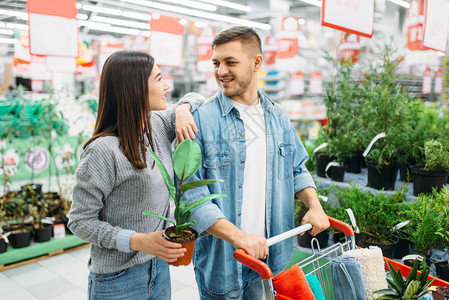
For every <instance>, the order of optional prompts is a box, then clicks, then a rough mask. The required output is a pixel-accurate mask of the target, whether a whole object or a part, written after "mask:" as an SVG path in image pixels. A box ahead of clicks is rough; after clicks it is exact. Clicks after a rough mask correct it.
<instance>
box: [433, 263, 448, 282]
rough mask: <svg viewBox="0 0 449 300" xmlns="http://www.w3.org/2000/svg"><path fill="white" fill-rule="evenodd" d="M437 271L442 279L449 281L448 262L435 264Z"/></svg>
mask: <svg viewBox="0 0 449 300" xmlns="http://www.w3.org/2000/svg"><path fill="white" fill-rule="evenodd" d="M435 269H436V271H437V275H438V277H439V278H440V279H443V280H444V281H449V263H448V262H447V261H443V262H437V263H435Z"/></svg>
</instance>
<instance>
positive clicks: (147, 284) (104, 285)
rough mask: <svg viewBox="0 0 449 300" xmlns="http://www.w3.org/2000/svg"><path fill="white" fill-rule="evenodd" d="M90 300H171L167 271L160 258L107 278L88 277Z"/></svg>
mask: <svg viewBox="0 0 449 300" xmlns="http://www.w3.org/2000/svg"><path fill="white" fill-rule="evenodd" d="M88 294H89V300H103V299H108V300H109V299H114V300H125V299H126V300H129V299H133V300H147V299H156V300H160V299H162V300H170V298H171V286H170V270H169V267H168V264H167V263H166V262H165V261H163V260H161V259H160V258H157V257H155V258H153V259H152V260H150V261H148V262H146V263H143V264H140V265H135V266H132V267H130V268H128V269H125V270H122V271H119V272H114V273H109V274H93V273H92V272H91V273H90V274H89V286H88Z"/></svg>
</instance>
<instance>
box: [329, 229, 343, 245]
mask: <svg viewBox="0 0 449 300" xmlns="http://www.w3.org/2000/svg"><path fill="white" fill-rule="evenodd" d="M332 240H333V241H334V244H337V243H340V244H343V243H344V242H346V238H345V234H344V233H343V232H336V233H334V234H333V235H332Z"/></svg>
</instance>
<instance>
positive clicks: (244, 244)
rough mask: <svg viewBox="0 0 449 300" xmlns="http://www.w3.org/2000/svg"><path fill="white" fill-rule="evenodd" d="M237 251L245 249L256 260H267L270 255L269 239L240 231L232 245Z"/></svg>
mask: <svg viewBox="0 0 449 300" xmlns="http://www.w3.org/2000/svg"><path fill="white" fill-rule="evenodd" d="M232 245H233V246H234V248H235V249H243V250H245V251H246V253H248V254H249V255H251V256H252V257H254V258H257V259H265V258H267V255H268V244H267V239H266V238H264V237H261V236H258V235H255V234H247V233H244V232H243V231H240V232H239V233H238V235H237V239H235V240H234V242H233V243H232Z"/></svg>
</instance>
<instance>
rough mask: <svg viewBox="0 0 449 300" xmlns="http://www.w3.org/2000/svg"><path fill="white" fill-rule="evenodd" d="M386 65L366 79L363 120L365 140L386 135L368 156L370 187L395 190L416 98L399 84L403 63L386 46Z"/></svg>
mask: <svg viewBox="0 0 449 300" xmlns="http://www.w3.org/2000/svg"><path fill="white" fill-rule="evenodd" d="M381 56H382V61H381V64H380V65H378V66H372V71H371V73H370V74H368V75H367V76H366V79H365V82H364V85H363V87H364V92H363V98H364V102H363V108H362V109H361V111H362V112H363V113H362V114H361V116H359V118H360V121H361V125H363V131H364V132H360V135H361V136H362V137H365V138H367V139H368V140H371V139H373V140H374V138H375V137H377V136H380V135H383V136H384V138H381V139H380V140H378V141H377V142H376V143H375V144H374V146H373V147H372V148H368V149H367V151H366V152H365V153H364V155H365V157H366V159H367V166H368V186H369V187H372V188H375V189H382V188H384V189H386V190H394V187H395V181H396V177H397V173H398V156H399V148H400V143H401V140H402V139H401V138H400V136H401V135H404V134H407V132H403V128H404V126H406V124H407V123H409V122H412V121H413V116H411V115H410V113H409V107H410V106H409V103H410V101H411V100H412V98H411V97H410V96H409V94H408V92H407V91H406V90H405V89H404V88H403V87H402V86H401V85H400V84H399V81H398V77H399V75H398V74H397V73H396V70H397V68H398V64H399V62H398V61H396V60H395V59H393V50H392V48H391V46H389V45H386V46H385V49H384V51H383V52H382V55H381Z"/></svg>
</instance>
